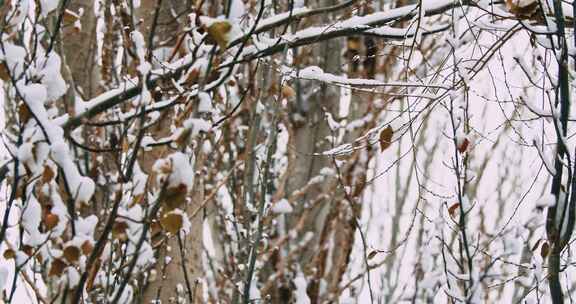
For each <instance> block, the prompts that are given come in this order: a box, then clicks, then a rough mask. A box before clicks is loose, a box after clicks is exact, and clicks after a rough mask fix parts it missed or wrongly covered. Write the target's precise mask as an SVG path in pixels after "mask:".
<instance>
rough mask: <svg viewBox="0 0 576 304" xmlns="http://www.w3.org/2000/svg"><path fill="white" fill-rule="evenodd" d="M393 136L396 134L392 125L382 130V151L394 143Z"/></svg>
mask: <svg viewBox="0 0 576 304" xmlns="http://www.w3.org/2000/svg"><path fill="white" fill-rule="evenodd" d="M392 136H394V130H392V127H391V126H388V127H386V129H384V130H382V131H381V132H380V151H381V152H382V151H384V150H386V149H388V147H390V145H391V144H392Z"/></svg>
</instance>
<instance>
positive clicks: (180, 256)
mask: <svg viewBox="0 0 576 304" xmlns="http://www.w3.org/2000/svg"><path fill="white" fill-rule="evenodd" d="M190 7H191V6H186V1H171V0H164V1H158V0H144V1H142V3H141V6H140V8H139V10H138V18H139V19H140V20H143V24H142V25H141V26H140V31H141V32H142V34H143V36H144V39H146V40H147V43H149V42H150V41H152V42H153V49H154V50H159V49H161V50H163V51H161V52H158V51H155V55H157V56H159V58H155V57H153V58H152V63H155V62H157V61H158V60H165V59H167V57H168V56H167V54H168V53H170V52H171V51H172V49H173V48H174V47H175V46H176V42H177V39H178V37H179V34H180V33H181V29H182V28H183V27H184V26H185V25H186V22H185V20H186V14H185V12H186V10H187V9H189V8H190ZM155 18H157V23H156V24H154V20H155ZM151 35H152V36H151ZM150 37H153V39H152V40H150ZM149 47H150V46H149ZM163 115H167V117H166V118H170V119H161V120H160V121H159V123H158V124H157V126H155V127H153V128H152V129H151V132H152V134H151V135H152V136H153V137H154V138H156V139H160V138H162V137H166V136H168V135H169V132H170V125H169V123H171V122H172V121H174V119H173V118H174V113H173V112H171V111H169V113H166V114H163ZM199 146H202V145H201V144H200V145H199ZM166 152H167V150H166V149H165V148H157V149H154V150H153V151H150V152H147V153H145V154H146V155H144V156H143V157H141V158H140V165H141V167H142V169H143V170H144V171H145V172H150V171H151V167H152V166H153V165H154V162H155V161H156V160H157V159H160V158H162V157H163V156H165V154H167V153H166ZM196 152H197V153H195V156H196V160H195V167H194V169H195V170H196V172H198V171H199V170H201V169H202V167H203V166H204V159H205V157H204V156H203V155H202V152H201V149H197V151H196ZM189 195H190V196H191V201H190V202H189V203H188V204H187V205H186V208H182V209H185V210H184V211H185V212H186V214H187V215H188V217H189V220H190V224H191V226H190V231H189V232H188V233H187V234H185V233H183V232H180V236H173V235H166V234H165V232H160V234H161V235H156V236H153V237H154V238H155V239H160V241H159V242H158V243H155V244H154V245H157V246H158V248H157V255H156V261H157V263H156V266H155V269H154V270H153V271H154V272H156V276H155V279H154V280H151V281H150V282H148V285H147V286H146V288H145V290H144V292H143V295H142V298H141V299H140V301H141V302H142V303H154V302H152V301H160V302H157V303H202V293H203V291H202V284H201V281H200V280H201V278H202V277H203V271H202V246H203V245H202V223H203V214H204V213H203V212H198V208H199V206H200V205H201V203H202V201H203V200H204V196H205V195H204V180H203V179H202V176H201V175H200V174H195V179H194V186H193V189H192V190H191V192H190V193H189ZM182 301H183V302H182Z"/></svg>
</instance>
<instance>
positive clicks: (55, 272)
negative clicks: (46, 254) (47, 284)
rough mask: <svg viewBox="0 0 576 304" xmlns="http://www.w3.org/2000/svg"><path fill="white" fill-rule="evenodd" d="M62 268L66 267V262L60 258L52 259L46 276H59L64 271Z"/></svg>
mask: <svg viewBox="0 0 576 304" xmlns="http://www.w3.org/2000/svg"><path fill="white" fill-rule="evenodd" d="M64 268H66V263H64V261H62V260H61V259H54V260H52V265H50V271H49V272H48V276H49V277H51V276H61V275H62V273H64Z"/></svg>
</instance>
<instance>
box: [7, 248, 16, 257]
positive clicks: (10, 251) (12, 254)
mask: <svg viewBox="0 0 576 304" xmlns="http://www.w3.org/2000/svg"><path fill="white" fill-rule="evenodd" d="M15 257H16V253H15V252H14V250H12V249H6V250H5V251H4V258H5V259H7V260H9V259H13V258H15Z"/></svg>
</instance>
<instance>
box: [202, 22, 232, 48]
mask: <svg viewBox="0 0 576 304" xmlns="http://www.w3.org/2000/svg"><path fill="white" fill-rule="evenodd" d="M231 29H232V25H231V24H230V22H228V21H216V22H214V23H212V24H211V25H210V26H209V27H208V29H207V32H208V35H209V36H210V37H211V38H212V39H214V41H216V43H218V46H219V47H220V48H221V49H225V48H226V47H227V46H228V40H229V39H230V35H229V34H230V30H231Z"/></svg>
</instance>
